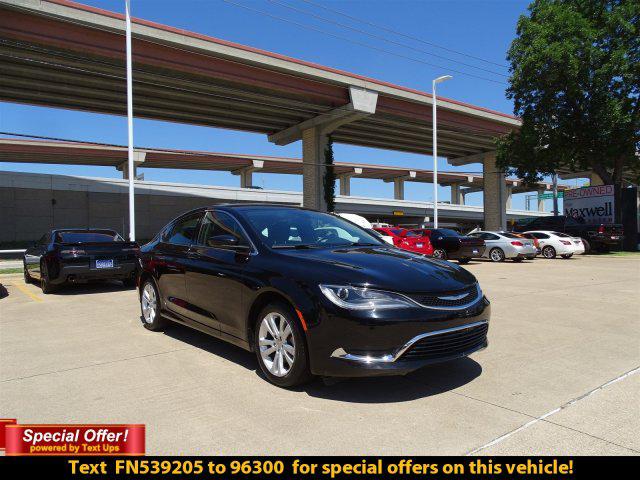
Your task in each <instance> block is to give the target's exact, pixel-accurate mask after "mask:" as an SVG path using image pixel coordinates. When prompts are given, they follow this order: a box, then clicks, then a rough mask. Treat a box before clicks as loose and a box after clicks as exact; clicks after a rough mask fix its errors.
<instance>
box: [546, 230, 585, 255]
mask: <svg viewBox="0 0 640 480" xmlns="http://www.w3.org/2000/svg"><path fill="white" fill-rule="evenodd" d="M553 234H554V235H555V236H556V237H560V238H566V239H567V240H569V241H570V242H573V254H574V255H582V254H583V253H584V252H585V250H586V248H585V246H584V242H583V241H582V239H581V238H578V237H572V236H571V235H567V234H566V233H562V232H553Z"/></svg>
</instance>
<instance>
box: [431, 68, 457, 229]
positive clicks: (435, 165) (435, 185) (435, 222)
mask: <svg viewBox="0 0 640 480" xmlns="http://www.w3.org/2000/svg"><path fill="white" fill-rule="evenodd" d="M452 78H453V77H452V76H451V75H442V76H441V77H438V78H436V79H435V80H433V84H432V91H433V128H432V130H433V228H438V126H437V120H436V117H437V112H436V110H437V108H436V84H438V83H442V82H444V81H446V80H451V79H452Z"/></svg>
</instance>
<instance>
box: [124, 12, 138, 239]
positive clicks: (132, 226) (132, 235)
mask: <svg viewBox="0 0 640 480" xmlns="http://www.w3.org/2000/svg"><path fill="white" fill-rule="evenodd" d="M125 10H126V11H125V24H126V44H127V55H126V56H127V132H128V157H129V240H130V241H132V242H134V241H135V240H136V203H135V196H134V180H135V178H134V177H135V173H134V171H135V168H134V167H133V72H132V71H133V68H132V61H131V5H130V0H125Z"/></svg>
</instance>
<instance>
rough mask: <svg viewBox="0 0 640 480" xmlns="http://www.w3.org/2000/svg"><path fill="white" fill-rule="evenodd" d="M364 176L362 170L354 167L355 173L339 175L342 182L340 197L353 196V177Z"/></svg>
mask: <svg viewBox="0 0 640 480" xmlns="http://www.w3.org/2000/svg"><path fill="white" fill-rule="evenodd" d="M361 174H362V168H359V167H354V169H353V172H347V173H341V174H340V175H338V180H339V181H340V195H343V196H349V195H351V177H355V176H358V175H361Z"/></svg>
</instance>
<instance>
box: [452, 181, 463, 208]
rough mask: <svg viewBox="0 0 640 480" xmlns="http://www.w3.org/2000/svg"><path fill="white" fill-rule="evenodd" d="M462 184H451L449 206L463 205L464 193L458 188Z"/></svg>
mask: <svg viewBox="0 0 640 480" xmlns="http://www.w3.org/2000/svg"><path fill="white" fill-rule="evenodd" d="M462 185H463V184H462V183H452V184H451V204H452V205H464V192H463V189H462V188H460V187H461V186H462Z"/></svg>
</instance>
